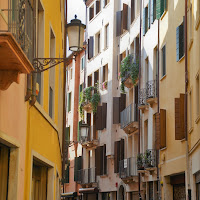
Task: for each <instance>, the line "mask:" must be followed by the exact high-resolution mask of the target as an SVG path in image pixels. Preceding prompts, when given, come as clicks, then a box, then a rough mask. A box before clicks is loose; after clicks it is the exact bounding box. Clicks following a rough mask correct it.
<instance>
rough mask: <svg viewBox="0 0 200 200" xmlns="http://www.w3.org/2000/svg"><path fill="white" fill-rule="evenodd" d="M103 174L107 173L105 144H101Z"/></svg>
mask: <svg viewBox="0 0 200 200" xmlns="http://www.w3.org/2000/svg"><path fill="white" fill-rule="evenodd" d="M103 174H107V156H106V144H104V145H103Z"/></svg>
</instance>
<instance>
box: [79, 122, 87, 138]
mask: <svg viewBox="0 0 200 200" xmlns="http://www.w3.org/2000/svg"><path fill="white" fill-rule="evenodd" d="M88 132H89V126H88V124H81V125H80V133H81V134H80V135H81V137H83V138H86V137H88Z"/></svg>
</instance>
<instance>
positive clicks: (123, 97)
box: [120, 94, 126, 112]
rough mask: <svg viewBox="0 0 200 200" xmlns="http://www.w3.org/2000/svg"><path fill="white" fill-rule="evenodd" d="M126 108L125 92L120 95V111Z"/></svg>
mask: <svg viewBox="0 0 200 200" xmlns="http://www.w3.org/2000/svg"><path fill="white" fill-rule="evenodd" d="M125 108H126V94H121V97H120V112H122V111H123V110H124V109H125Z"/></svg>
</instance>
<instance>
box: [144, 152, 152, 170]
mask: <svg viewBox="0 0 200 200" xmlns="http://www.w3.org/2000/svg"><path fill="white" fill-rule="evenodd" d="M144 163H145V167H146V168H148V167H153V166H152V154H151V151H150V150H146V152H145V154H144Z"/></svg>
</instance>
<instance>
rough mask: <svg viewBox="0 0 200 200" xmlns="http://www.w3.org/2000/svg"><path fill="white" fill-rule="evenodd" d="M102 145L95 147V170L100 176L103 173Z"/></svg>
mask: <svg viewBox="0 0 200 200" xmlns="http://www.w3.org/2000/svg"><path fill="white" fill-rule="evenodd" d="M100 157H101V155H100V147H97V148H96V149H95V172H96V175H97V176H99V175H101V163H100Z"/></svg>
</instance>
